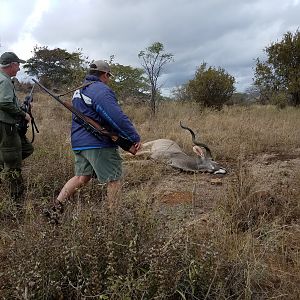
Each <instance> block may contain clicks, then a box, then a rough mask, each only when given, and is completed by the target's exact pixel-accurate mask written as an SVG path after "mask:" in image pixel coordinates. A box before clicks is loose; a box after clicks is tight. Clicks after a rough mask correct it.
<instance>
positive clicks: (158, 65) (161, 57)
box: [138, 42, 173, 115]
mask: <svg viewBox="0 0 300 300" xmlns="http://www.w3.org/2000/svg"><path fill="white" fill-rule="evenodd" d="M138 57H139V59H141V65H142V67H143V68H144V70H145V71H146V74H147V76H148V79H149V82H150V85H151V98H150V106H151V111H152V113H153V115H154V114H155V112H156V106H157V105H156V104H157V95H158V91H159V87H158V78H159V76H160V75H161V72H162V69H163V67H164V66H165V65H166V64H167V63H169V62H170V61H172V60H173V54H171V53H165V52H164V45H163V44H162V43H160V42H155V43H153V44H152V45H151V46H149V47H147V48H146V50H143V51H140V53H139V54H138Z"/></svg>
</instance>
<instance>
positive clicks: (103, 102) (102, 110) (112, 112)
mask: <svg viewBox="0 0 300 300" xmlns="http://www.w3.org/2000/svg"><path fill="white" fill-rule="evenodd" d="M95 109H96V111H97V113H99V115H100V116H101V118H103V119H104V120H105V121H106V122H107V123H108V124H109V125H110V126H111V127H112V129H113V130H114V131H116V132H117V133H119V134H120V135H122V136H123V137H125V138H127V139H129V140H130V141H132V142H134V143H137V142H139V141H140V136H139V134H138V132H137V131H136V129H135V127H134V125H133V124H132V122H131V121H130V119H129V118H128V116H127V115H126V114H125V113H124V112H123V111H122V109H121V107H120V105H119V104H118V102H117V99H116V96H115V93H114V92H113V91H112V90H107V91H106V92H105V93H104V95H102V97H101V99H96V100H95Z"/></svg>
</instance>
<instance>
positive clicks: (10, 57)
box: [0, 52, 25, 65]
mask: <svg viewBox="0 0 300 300" xmlns="http://www.w3.org/2000/svg"><path fill="white" fill-rule="evenodd" d="M13 62H17V63H22V64H23V63H24V62H25V60H23V59H20V58H19V57H18V56H17V55H16V54H15V53H13V52H4V53H3V54H2V55H1V56H0V64H1V65H9V64H10V63H13Z"/></svg>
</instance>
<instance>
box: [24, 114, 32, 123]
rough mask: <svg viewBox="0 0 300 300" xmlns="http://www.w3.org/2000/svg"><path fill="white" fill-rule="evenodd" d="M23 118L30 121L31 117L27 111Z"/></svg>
mask: <svg viewBox="0 0 300 300" xmlns="http://www.w3.org/2000/svg"><path fill="white" fill-rule="evenodd" d="M25 120H26V121H27V122H30V121H31V117H30V116H29V114H28V113H26V115H25Z"/></svg>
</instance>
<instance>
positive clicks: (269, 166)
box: [153, 149, 300, 213]
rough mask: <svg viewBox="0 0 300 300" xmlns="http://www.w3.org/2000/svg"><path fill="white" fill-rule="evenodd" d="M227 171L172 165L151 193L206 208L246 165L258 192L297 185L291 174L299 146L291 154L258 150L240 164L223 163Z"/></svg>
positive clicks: (299, 161) (298, 164)
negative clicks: (187, 169) (181, 168)
mask: <svg viewBox="0 0 300 300" xmlns="http://www.w3.org/2000/svg"><path fill="white" fill-rule="evenodd" d="M226 167H227V168H228V174H226V175H212V174H207V173H195V174H194V173H185V172H181V171H179V170H176V169H172V168H171V167H170V168H169V169H168V170H167V172H166V173H167V174H165V175H166V176H162V177H161V178H162V180H161V181H160V182H159V183H158V185H157V186H156V188H155V190H154V191H153V194H154V196H155V198H156V199H159V201H161V202H162V203H164V204H166V205H180V204H185V205H188V206H191V207H192V208H194V209H195V210H197V211H198V212H200V213H205V212H209V211H210V210H211V209H212V208H213V207H214V205H216V203H217V201H218V199H220V198H222V197H224V195H226V193H227V192H228V188H229V186H230V185H232V184H233V182H234V181H236V180H237V173H238V172H240V171H241V168H246V169H247V170H248V172H249V174H250V175H249V176H251V178H252V179H253V182H254V183H255V190H256V191H257V192H261V193H267V192H269V191H272V190H273V189H274V188H275V187H276V188H278V187H279V186H281V187H282V188H291V189H296V188H299V187H298V186H293V185H292V184H291V183H292V182H293V178H294V177H295V176H296V174H299V170H300V149H296V150H295V151H293V153H290V154H288V155H287V154H285V155H283V154H276V153H272V154H261V155H258V156H254V157H250V158H247V159H245V160H244V163H243V167H237V166H231V165H230V163H229V164H227V165H226Z"/></svg>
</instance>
